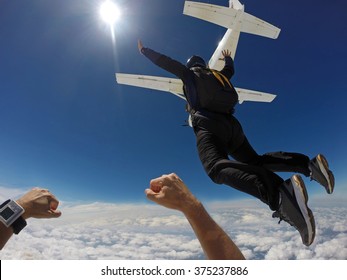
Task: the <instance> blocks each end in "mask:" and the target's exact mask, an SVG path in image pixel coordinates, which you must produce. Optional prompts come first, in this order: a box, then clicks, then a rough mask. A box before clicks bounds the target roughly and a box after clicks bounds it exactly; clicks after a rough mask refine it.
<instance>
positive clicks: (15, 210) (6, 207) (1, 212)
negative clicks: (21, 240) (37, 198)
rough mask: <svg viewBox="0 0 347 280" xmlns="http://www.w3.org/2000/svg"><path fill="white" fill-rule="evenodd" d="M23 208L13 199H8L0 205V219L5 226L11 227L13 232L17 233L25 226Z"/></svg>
mask: <svg viewBox="0 0 347 280" xmlns="http://www.w3.org/2000/svg"><path fill="white" fill-rule="evenodd" d="M23 213H24V209H23V207H22V206H20V205H19V204H18V203H17V202H15V201H14V200H11V199H8V200H6V201H5V202H4V203H3V204H1V205H0V221H1V222H2V223H3V224H4V225H5V226H6V227H10V226H11V227H12V229H13V233H14V234H18V233H20V231H21V230H22V229H23V228H25V226H26V225H27V222H26V221H25V219H24V218H23V217H22V215H23Z"/></svg>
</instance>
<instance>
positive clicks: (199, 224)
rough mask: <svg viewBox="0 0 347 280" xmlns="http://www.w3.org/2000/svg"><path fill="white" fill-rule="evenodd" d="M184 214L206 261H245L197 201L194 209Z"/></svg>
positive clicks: (238, 250)
mask: <svg viewBox="0 0 347 280" xmlns="http://www.w3.org/2000/svg"><path fill="white" fill-rule="evenodd" d="M184 214H185V216H186V218H187V219H188V221H189V223H190V225H191V226H192V228H193V230H194V232H195V235H196V236H197V238H198V240H199V242H200V244H201V247H202V248H203V250H204V252H205V254H206V256H207V258H208V259H215V260H242V259H245V258H244V256H243V254H242V253H241V251H240V249H239V248H238V247H237V246H236V245H235V243H234V242H233V241H232V240H231V238H230V237H229V236H228V235H227V234H226V233H225V232H224V230H223V229H222V228H221V227H220V226H219V225H218V224H217V223H216V222H215V221H214V220H213V219H212V218H211V216H210V215H209V214H208V213H207V211H206V209H205V208H204V206H203V205H202V204H201V203H200V202H198V201H197V202H196V204H195V207H194V209H192V210H191V211H189V210H188V211H185V212H184Z"/></svg>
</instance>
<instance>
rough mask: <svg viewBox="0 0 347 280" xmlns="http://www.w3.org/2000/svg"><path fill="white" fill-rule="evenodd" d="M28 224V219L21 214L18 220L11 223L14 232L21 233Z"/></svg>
mask: <svg viewBox="0 0 347 280" xmlns="http://www.w3.org/2000/svg"><path fill="white" fill-rule="evenodd" d="M26 225H27V222H26V220H25V219H24V218H23V217H22V216H20V217H19V218H18V219H17V220H15V221H14V222H13V223H12V225H11V227H12V229H13V233H14V234H18V233H20V232H21V230H22V229H23V228H25V227H26Z"/></svg>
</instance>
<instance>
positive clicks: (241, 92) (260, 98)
mask: <svg viewBox="0 0 347 280" xmlns="http://www.w3.org/2000/svg"><path fill="white" fill-rule="evenodd" d="M235 89H236V91H237V94H238V96H239V103H240V104H241V103H242V102H244V101H255V102H272V101H273V100H274V99H275V97H276V95H274V94H271V93H265V92H260V91H255V90H249V89H243V88H235Z"/></svg>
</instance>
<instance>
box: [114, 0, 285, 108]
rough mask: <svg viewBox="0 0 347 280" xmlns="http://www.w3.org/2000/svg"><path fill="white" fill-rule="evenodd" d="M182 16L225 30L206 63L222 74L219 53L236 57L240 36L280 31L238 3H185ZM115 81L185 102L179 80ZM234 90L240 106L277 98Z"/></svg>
mask: <svg viewBox="0 0 347 280" xmlns="http://www.w3.org/2000/svg"><path fill="white" fill-rule="evenodd" d="M183 14H185V15H189V16H192V17H196V18H199V19H203V20H205V21H208V22H212V23H214V24H217V25H220V26H223V27H225V28H227V29H228V30H227V31H226V33H225V35H224V36H223V38H222V40H221V41H220V43H219V44H218V46H217V48H216V50H215V52H214V53H213V55H212V57H211V59H210V60H209V63H208V66H209V68H211V69H216V70H221V69H222V68H223V67H224V60H223V59H222V58H221V54H222V50H225V49H227V50H229V51H231V56H232V58H234V57H235V52H236V47H237V43H238V41H239V36H240V32H246V33H251V34H255V35H259V36H264V37H268V38H272V39H276V38H277V37H278V35H279V33H280V31H281V30H280V29H279V28H277V27H275V26H273V25H271V24H269V23H267V22H265V21H263V20H261V19H259V18H256V17H254V16H252V15H250V14H248V13H246V12H245V11H244V5H242V4H241V3H240V2H239V1H238V0H229V7H223V6H217V5H211V4H206V3H199V2H193V1H185V4H184V10H183ZM116 80H117V83H118V84H125V85H131V86H137V87H143V88H149V89H155V90H161V91H167V92H170V93H172V94H174V95H176V96H178V97H180V98H182V99H184V100H185V99H186V98H185V96H184V93H183V83H182V81H181V80H180V79H175V78H165V77H157V76H144V75H132V74H121V73H116ZM235 89H236V91H237V93H238V96H239V103H240V104H241V103H242V102H244V101H256V102H271V101H272V100H274V98H275V97H276V95H274V94H270V93H264V92H260V91H254V90H248V89H242V88H237V87H235Z"/></svg>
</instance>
